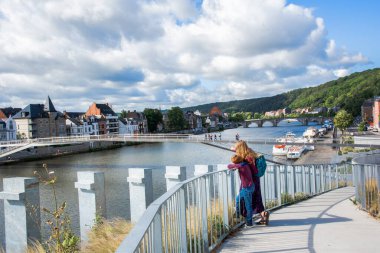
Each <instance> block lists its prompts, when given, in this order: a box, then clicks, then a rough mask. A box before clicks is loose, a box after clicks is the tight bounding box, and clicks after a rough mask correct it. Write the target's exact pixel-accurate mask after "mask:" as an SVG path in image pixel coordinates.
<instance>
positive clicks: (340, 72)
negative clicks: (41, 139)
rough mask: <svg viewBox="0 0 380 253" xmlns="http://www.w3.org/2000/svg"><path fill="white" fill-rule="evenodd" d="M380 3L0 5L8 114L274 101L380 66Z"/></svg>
mask: <svg viewBox="0 0 380 253" xmlns="http://www.w3.org/2000/svg"><path fill="white" fill-rule="evenodd" d="M379 5H380V4H379V3H378V1H369V0H365V1H353V0H349V1H343V0H334V1H327V0H326V1H322V0H321V1H316V0H310V1H307V0H303V1H301V0H292V1H290V0H289V1H286V0H266V1H264V0H234V1H231V0H203V1H202V0H175V1H173V0H160V1H151V0H139V1H136V0H97V1H92V0H81V1H77V0H61V1H55V0H45V1H39V0H30V1H14V0H2V1H0V107H6V106H13V107H25V106H27V105H28V104H30V103H43V102H44V99H45V98H46V96H47V95H50V97H51V99H52V100H53V102H54V104H55V106H56V108H57V109H58V110H61V111H63V110H67V111H85V110H86V109H87V108H88V107H89V106H90V105H91V103H92V102H97V103H109V104H111V105H112V106H113V108H114V109H115V110H116V111H121V110H122V109H125V110H134V109H137V110H143V109H144V108H147V107H148V108H158V107H161V108H163V109H167V108H170V107H172V106H181V107H185V106H192V105H198V104H205V103H212V102H217V101H230V100H238V99H247V98H257V97H264V96H272V95H276V94H279V93H282V92H286V91H289V90H292V89H296V88H303V87H309V86H315V85H319V84H321V83H324V82H327V81H330V80H333V79H337V78H339V77H343V76H346V75H349V74H351V73H353V72H356V71H361V70H365V69H370V68H375V67H379V66H380V54H379V53H378V50H377V44H378V42H379V41H380V37H379V36H380V35H379V32H378V31H377V29H378V28H379V27H380V24H379V22H380V21H379V18H378V17H377V13H376V11H378V10H379V9H380V8H379V7H380V6H379Z"/></svg>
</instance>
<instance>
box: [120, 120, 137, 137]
mask: <svg viewBox="0 0 380 253" xmlns="http://www.w3.org/2000/svg"><path fill="white" fill-rule="evenodd" d="M138 132H139V125H138V124H135V125H134V124H133V121H132V120H128V119H123V118H121V117H119V134H134V133H138Z"/></svg>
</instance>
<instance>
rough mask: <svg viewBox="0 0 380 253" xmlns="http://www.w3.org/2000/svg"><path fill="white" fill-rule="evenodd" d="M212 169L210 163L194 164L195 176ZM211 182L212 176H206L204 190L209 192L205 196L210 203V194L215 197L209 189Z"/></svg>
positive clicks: (212, 181)
mask: <svg viewBox="0 0 380 253" xmlns="http://www.w3.org/2000/svg"><path fill="white" fill-rule="evenodd" d="M212 171H213V166H212V165H194V176H195V177H197V176H200V175H203V174H206V173H209V172H212ZM213 183H214V180H213V177H207V178H206V191H207V192H208V193H209V194H207V198H208V199H207V203H210V199H209V198H210V196H211V197H215V196H212V191H211V187H210V185H213Z"/></svg>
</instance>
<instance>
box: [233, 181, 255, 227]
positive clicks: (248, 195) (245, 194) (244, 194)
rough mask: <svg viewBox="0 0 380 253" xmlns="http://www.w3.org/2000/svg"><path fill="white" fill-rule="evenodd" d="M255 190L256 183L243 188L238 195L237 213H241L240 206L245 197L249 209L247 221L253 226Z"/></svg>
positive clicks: (246, 206)
mask: <svg viewBox="0 0 380 253" xmlns="http://www.w3.org/2000/svg"><path fill="white" fill-rule="evenodd" d="M254 190H255V185H253V184H252V185H251V186H250V187H247V188H241V190H240V192H239V194H238V195H237V197H236V213H237V215H239V214H240V211H239V208H240V200H241V199H244V204H245V208H246V210H247V216H246V217H245V221H246V223H247V225H248V226H252V225H253V223H252V216H253V210H252V195H253V191H254Z"/></svg>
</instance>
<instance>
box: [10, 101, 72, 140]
mask: <svg viewBox="0 0 380 253" xmlns="http://www.w3.org/2000/svg"><path fill="white" fill-rule="evenodd" d="M13 119H14V120H15V122H16V126H17V135H18V136H19V137H20V138H27V139H31V138H45V137H56V136H66V135H67V134H66V119H65V117H64V115H63V114H62V113H61V112H59V111H57V110H56V109H55V107H54V105H53V103H52V101H51V99H50V97H49V96H48V97H47V99H46V102H45V104H29V105H28V106H26V107H25V108H24V109H22V110H21V111H19V112H18V113H17V114H16V115H15V116H14V117H13Z"/></svg>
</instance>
